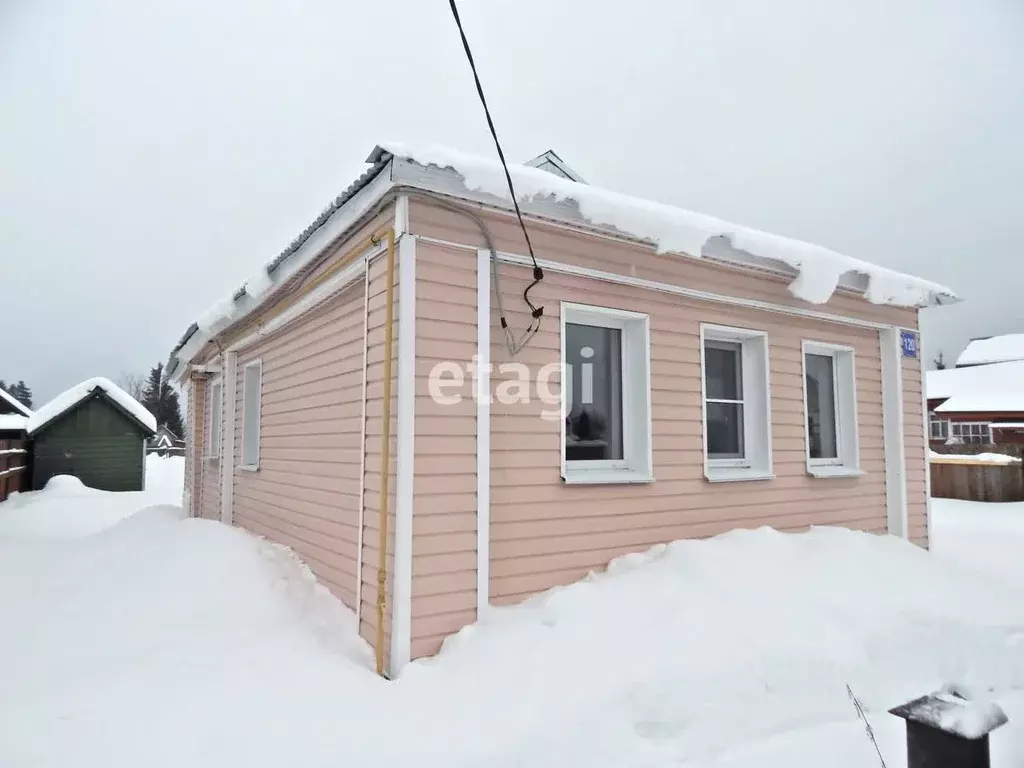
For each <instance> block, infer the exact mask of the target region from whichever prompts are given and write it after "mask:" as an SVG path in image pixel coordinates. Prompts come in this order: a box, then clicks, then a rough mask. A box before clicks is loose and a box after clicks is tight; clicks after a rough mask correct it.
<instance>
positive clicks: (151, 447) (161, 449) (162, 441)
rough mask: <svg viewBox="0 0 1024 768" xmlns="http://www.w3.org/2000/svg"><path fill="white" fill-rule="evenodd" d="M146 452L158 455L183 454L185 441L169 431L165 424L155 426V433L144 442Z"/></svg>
mask: <svg viewBox="0 0 1024 768" xmlns="http://www.w3.org/2000/svg"><path fill="white" fill-rule="evenodd" d="M146 453H155V454H157V455H158V456H184V455H185V441H184V440H182V439H181V438H180V437H178V436H177V435H176V434H174V433H173V432H171V430H169V429H168V428H167V425H166V424H161V425H160V426H159V427H157V430H156V434H155V435H153V436H152V437H151V438H150V439H149V440H148V441H147V442H146Z"/></svg>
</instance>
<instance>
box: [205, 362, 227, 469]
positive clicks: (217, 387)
mask: <svg viewBox="0 0 1024 768" xmlns="http://www.w3.org/2000/svg"><path fill="white" fill-rule="evenodd" d="M223 389H224V387H223V384H222V383H221V381H220V379H217V380H216V381H214V382H213V383H212V384H210V402H209V407H208V409H207V414H208V418H207V420H206V427H207V428H206V435H207V441H206V458H208V459H216V458H219V457H220V438H221V427H222V418H221V415H222V411H223V410H224V396H223Z"/></svg>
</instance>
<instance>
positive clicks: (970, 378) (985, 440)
mask: <svg viewBox="0 0 1024 768" xmlns="http://www.w3.org/2000/svg"><path fill="white" fill-rule="evenodd" d="M974 343H975V342H972V344H974ZM969 348H970V345H968V349H969ZM962 357H963V355H961V358H962ZM925 390H926V393H927V398H928V438H929V441H930V443H931V445H932V447H933V448H937V447H938V446H941V445H945V444H946V443H947V442H948V441H951V442H954V443H962V444H967V445H969V444H974V445H998V444H1001V443H1021V442H1024V360H1010V361H1007V362H996V363H972V364H971V365H969V366H965V367H961V368H945V369H943V370H939V371H928V372H927V373H926V374H925Z"/></svg>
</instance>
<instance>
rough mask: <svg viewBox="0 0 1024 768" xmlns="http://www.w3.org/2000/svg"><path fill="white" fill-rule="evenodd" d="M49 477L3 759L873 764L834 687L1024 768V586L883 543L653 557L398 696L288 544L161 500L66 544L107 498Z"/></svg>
mask: <svg viewBox="0 0 1024 768" xmlns="http://www.w3.org/2000/svg"><path fill="white" fill-rule="evenodd" d="M171 461H180V459H179V460H171ZM153 466H154V467H155V466H160V465H153ZM162 468H166V467H162ZM62 485H63V486H67V485H69V484H67V483H58V484H57V486H55V488H54V489H50V490H46V491H43V492H40V493H39V494H35V495H34V496H33V497H32V504H31V506H32V507H34V508H35V510H36V511H37V512H39V513H41V514H44V515H46V516H47V517H49V518H50V520H51V523H52V524H51V525H48V526H46V527H45V531H44V532H45V534H46V536H45V537H43V538H39V537H33V536H32V535H31V533H30V532H28V531H26V529H25V528H24V527H23V526H22V525H20V524H18V525H13V526H12V525H8V524H7V523H6V521H7V519H8V516H9V514H11V513H12V512H13V513H14V516H15V518H24V517H25V509H26V507H25V506H24V505H25V502H26V500H25V499H24V498H23V499H21V500H18V501H20V503H19V504H16V505H15V506H14V507H13V508H12V507H11V503H10V502H8V503H6V504H3V505H0V611H2V612H3V616H4V631H3V632H0V680H2V681H3V689H2V690H3V696H0V765H4V766H8V765H9V766H65V765H76V766H84V767H85V768H93V766H95V768H100V767H101V766H102V768H128V767H129V766H132V767H133V768H134V766H138V765H146V766H155V767H157V768H159V767H160V766H167V767H168V768H170V766H174V767H175V768H180V766H183V765H188V766H238V765H246V766H252V767H253V768H262V767H263V766H266V767H267V768H269V767H270V766H273V767H274V768H279V766H281V765H303V766H308V767H311V768H319V767H320V766H324V767H325V768H326V766H331V767H332V768H334V767H335V766H338V765H371V764H372V765H375V766H408V765H419V766H444V768H452V767H453V766H455V767H460V766H467V767H468V766H479V765H490V766H527V765H528V766H546V765H551V766H555V765H557V766H565V765H585V766H588V768H602V767H603V766H609V767H610V766H668V765H685V766H691V767H697V766H701V767H703V766H723V767H724V766H729V767H730V768H755V767H756V768H775V767H776V766H779V767H780V768H781V766H787V768H788V767H789V766H792V765H829V766H838V767H839V768H863V767H864V766H873V765H877V758H876V757H875V756H874V753H873V748H872V747H871V745H870V743H869V742H868V740H867V738H866V737H865V735H864V730H863V724H862V723H860V722H859V721H858V719H857V717H856V714H855V711H854V709H853V706H852V704H851V702H850V701H849V699H848V697H847V693H846V685H847V684H849V685H850V686H851V687H852V689H853V690H854V691H855V693H856V694H857V695H858V696H859V697H860V699H861V700H862V702H863V703H864V705H865V707H866V709H867V711H868V717H869V718H870V720H871V723H872V725H873V727H874V728H875V732H876V735H877V736H878V738H879V742H880V746H881V748H882V750H883V752H884V754H885V757H886V760H887V762H888V765H889V766H890V768H895V767H898V766H900V765H903V764H904V760H903V750H904V742H903V724H902V722H901V721H899V720H898V719H896V718H894V717H892V716H890V715H888V714H886V713H885V710H886V709H887V708H889V707H891V706H893V705H896V704H900V703H903V702H904V701H907V700H909V699H912V698H915V697H916V696H918V695H919V694H922V693H926V692H929V691H931V690H934V689H937V688H938V687H939V686H940V685H942V684H944V683H948V682H955V683H958V684H961V685H966V686H967V687H968V688H970V689H972V690H974V691H977V692H978V693H979V694H982V695H984V696H985V697H988V696H991V697H993V698H994V699H995V700H996V701H997V702H998V703H999V704H1000V705H1002V706H1003V707H1004V709H1005V710H1006V712H1007V714H1008V715H1009V717H1010V724H1009V725H1007V726H1006V727H1004V728H1003V729H1001V730H999V731H997V732H996V733H995V734H994V735H993V737H992V748H993V755H994V758H995V762H994V764H995V765H996V766H997V768H1006V767H1007V766H1011V765H1019V764H1021V762H1024V696H1022V694H1020V693H1018V692H1017V691H1019V690H1021V689H1022V688H1024V600H1022V599H1021V598H1022V595H1024V592H1019V591H1017V589H1018V587H1016V586H1012V585H1011V584H1009V583H1007V582H1003V583H1001V582H999V581H997V580H993V579H991V578H990V577H989V576H987V575H985V574H982V573H980V572H975V571H974V570H972V569H971V568H970V567H968V566H966V565H964V564H963V563H961V562H950V563H946V562H944V561H943V559H942V556H941V555H932V554H928V553H926V552H923V551H920V550H918V549H916V548H914V547H913V546H911V545H909V544H907V543H905V542H901V541H898V540H895V539H888V538H878V537H873V536H870V535H867V534H860V533H853V532H849V531H843V530H840V529H816V530H813V531H812V532H810V533H806V534H796V535H794V534H781V533H777V532H774V531H770V530H766V529H763V530H758V531H737V532H733V533H730V534H727V535H724V536H720V537H717V538H715V539H711V540H707V541H685V542H677V543H675V544H671V545H667V546H661V547H655V548H654V549H652V550H650V551H649V552H647V553H645V554H641V555H632V556H628V557H625V558H620V559H618V560H616V561H614V562H613V563H612V564H611V566H610V568H609V571H608V573H607V574H603V575H595V576H592V577H591V578H588V579H585V580H583V581H582V582H579V583H577V584H575V585H573V586H570V587H566V588H562V589H556V590H552V591H550V592H548V593H546V594H544V595H541V596H538V597H537V598H535V599H533V600H531V601H529V602H528V603H526V604H524V605H522V606H518V607H515V608H507V609H495V610H493V611H492V612H491V614H490V615H489V616H488V617H487V618H486V619H485V620H484V621H482V622H481V623H479V624H477V625H475V626H473V627H471V628H468V629H466V630H464V631H463V632H461V633H460V634H459V635H457V636H455V637H454V638H452V639H451V640H450V641H449V642H448V643H447V644H446V646H445V648H444V649H443V650H442V652H441V654H440V655H439V656H438V657H437V658H435V659H432V660H427V661H422V662H416V663H414V664H412V665H411V666H410V667H408V668H407V670H406V672H405V673H404V674H403V676H402V678H401V679H400V680H398V681H396V682H393V683H387V682H384V681H381V680H379V679H377V678H376V677H375V676H374V675H373V674H372V672H371V671H370V663H371V657H370V653H369V649H368V648H367V646H366V645H365V644H364V643H363V642H362V641H361V640H359V638H358V637H357V636H356V634H355V632H356V629H355V620H354V617H353V616H352V614H351V613H350V612H349V611H348V610H347V609H345V608H344V607H343V606H342V605H341V604H340V603H339V602H337V601H336V600H334V599H333V598H332V597H331V596H330V595H329V594H328V593H327V592H326V591H325V590H324V589H323V588H321V587H320V586H318V585H317V584H316V583H315V581H314V580H313V579H312V577H311V576H310V574H309V572H308V571H307V570H306V569H305V568H304V567H302V566H301V565H300V564H299V563H298V562H297V561H296V560H295V559H294V558H293V557H292V555H291V554H290V553H289V552H288V551H287V550H284V549H282V548H280V547H277V546H274V545H270V544H268V543H266V542H263V541H261V540H259V539H256V538H254V537H252V536H250V535H248V534H246V533H244V532H242V531H240V530H237V529H232V528H228V527H226V526H223V525H220V524H219V523H214V522H211V521H205V520H194V519H181V518H180V511H178V510H174V509H172V508H167V507H157V508H151V509H148V510H145V511H143V512H140V513H139V514H135V515H131V516H129V517H127V519H122V520H120V521H119V522H115V523H113V524H111V525H110V526H109V527H107V528H106V529H104V530H100V531H99V532H98V533H95V534H94V535H89V536H81V535H80V534H81V533H82V530H81V529H80V528H79V527H78V526H75V529H74V531H73V533H74V534H75V536H74V537H70V538H63V539H61V538H56V536H57V534H58V533H59V530H58V529H59V525H58V524H57V522H56V521H59V520H60V519H62V518H63V519H64V520H65V521H66V520H68V519H70V518H72V516H73V515H75V514H80V515H84V516H92V515H94V514H96V512H97V511H98V510H99V509H100V508H101V507H102V504H101V503H100V498H99V497H96V496H89V495H86V494H82V493H81V492H80V491H81V489H78V490H77V491H76V493H74V494H66V493H64V491H65V490H67V488H66V487H65V488H62V487H61V486H62ZM151 491H152V489H151ZM152 492H154V493H155V491H152ZM94 493H95V492H94ZM169 495H170V493H169V492H168V496H169ZM26 496H27V495H26ZM101 496H106V497H107V503H108V504H110V505H112V506H115V507H116V506H118V505H120V504H121V503H122V500H121V499H120V498H115V497H116V496H117V495H115V494H101ZM138 501H145V500H144V499H139V500H138ZM125 503H126V502H125ZM118 517H119V515H114V514H111V515H110V516H109V518H110V519H109V520H107V521H106V522H107V523H110V522H111V521H112V520H114V519H116V518H118ZM122 517H123V516H122ZM96 527H97V528H100V527H102V526H100V525H98V524H97V526H96ZM11 528H13V529H14V530H15V533H13V534H12V533H10V531H11ZM1021 586H1024V582H1021Z"/></svg>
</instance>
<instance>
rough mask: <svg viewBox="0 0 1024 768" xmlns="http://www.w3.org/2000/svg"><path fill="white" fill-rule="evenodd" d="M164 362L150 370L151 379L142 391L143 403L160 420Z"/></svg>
mask: <svg viewBox="0 0 1024 768" xmlns="http://www.w3.org/2000/svg"><path fill="white" fill-rule="evenodd" d="M163 372H164V364H163V363H157V364H156V365H154V366H153V367H152V368H151V369H150V371H149V380H148V381H147V382H146V388H145V390H143V393H142V404H143V405H144V406H146V409H147V410H148V411H149V412H150V413H152V414H153V416H154V418H156V420H157V422H159V421H160V388H161V385H162V384H163Z"/></svg>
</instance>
